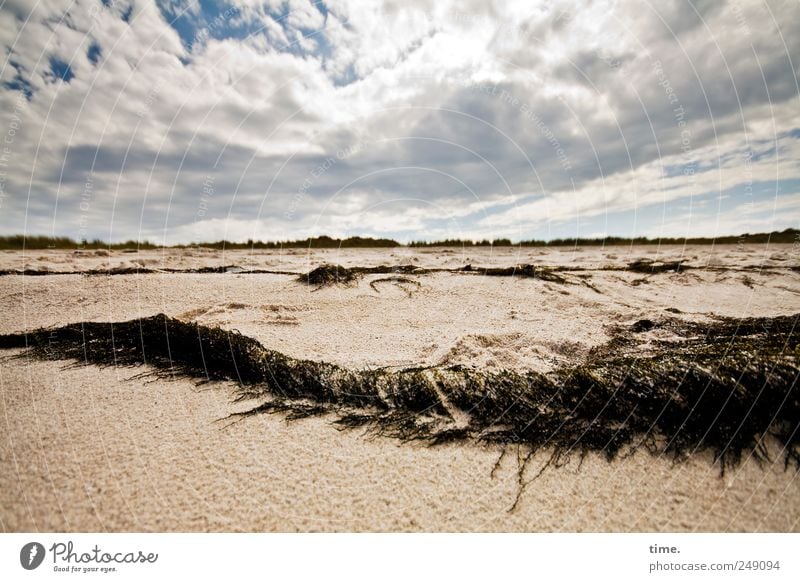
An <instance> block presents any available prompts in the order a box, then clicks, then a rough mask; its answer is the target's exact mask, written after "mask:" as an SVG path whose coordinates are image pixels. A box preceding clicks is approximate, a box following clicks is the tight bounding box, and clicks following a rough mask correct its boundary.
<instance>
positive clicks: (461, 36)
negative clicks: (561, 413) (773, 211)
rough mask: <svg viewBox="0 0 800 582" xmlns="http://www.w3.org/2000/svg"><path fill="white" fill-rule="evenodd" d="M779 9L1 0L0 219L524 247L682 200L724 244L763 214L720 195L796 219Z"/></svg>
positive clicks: (662, 215)
mask: <svg viewBox="0 0 800 582" xmlns="http://www.w3.org/2000/svg"><path fill="white" fill-rule="evenodd" d="M799 19H800V8H798V6H797V5H796V4H794V3H781V2H756V1H752V2H744V1H737V2H728V3H720V2H699V1H694V2H687V1H685V0H672V1H668V2H662V3H642V2H640V1H636V2H634V1H633V0H630V1H629V0H619V1H616V0H595V1H593V2H583V1H577V0H576V1H570V2H566V1H565V2H557V3H554V4H552V5H548V6H539V7H531V6H530V5H529V4H528V3H524V2H507V1H503V2H501V1H497V2H490V3H486V2H482V1H477V0H475V1H472V2H467V3H464V2H458V3H457V2H433V1H424V0H418V1H415V2H402V3H400V2H395V1H388V0H387V1H385V2H382V3H369V4H366V5H365V4H364V3H362V2H354V1H351V0H327V1H309V0H292V1H291V2H282V1H277V0H275V1H261V0H230V1H228V2H209V3H206V2H197V1H195V0H187V1H185V2H179V3H174V2H173V3H165V2H161V1H160V0H158V1H154V0H135V1H133V2H127V1H123V0H119V1H111V2H108V1H105V2H103V1H101V0H75V1H74V2H72V1H63V2H62V1H55V0H52V1H49V2H40V3H37V4H35V5H34V6H33V7H31V6H29V5H28V3H19V2H6V4H4V7H3V10H2V11H0V31H2V32H0V43H2V45H3V47H4V54H5V60H4V64H3V67H2V70H0V109H1V110H2V113H0V133H2V137H0V139H6V138H8V139H9V140H10V141H8V142H6V143H4V144H3V146H4V147H5V148H6V149H5V150H4V153H3V155H2V157H0V165H2V167H0V172H2V174H1V175H0V177H1V178H2V181H0V186H1V187H2V191H0V230H2V231H3V232H5V233H12V232H18V231H19V230H20V229H21V228H24V229H27V230H28V231H30V232H36V233H40V232H45V233H48V232H53V233H55V234H64V235H69V236H84V235H85V236H88V237H90V238H92V237H101V238H106V239H118V238H130V237H139V236H141V237H143V238H162V239H164V237H166V238H165V240H168V241H169V242H185V241H187V240H197V239H198V238H206V237H207V238H216V237H218V236H219V237H221V236H227V237H228V238H237V239H238V238H296V237H303V236H307V235H309V234H343V233H348V234H374V235H379V236H395V237H397V238H399V239H402V240H408V239H421V238H433V237H437V236H453V235H455V236H463V237H467V238H486V237H488V238H494V237H500V236H510V237H512V238H530V237H539V236H545V237H546V236H569V235H570V232H571V233H572V234H575V233H576V232H577V231H578V230H581V229H585V228H592V229H595V230H596V231H598V232H600V231H603V232H606V231H607V232H608V234H627V233H629V232H630V231H631V229H632V228H635V229H636V230H637V233H638V234H648V233H649V232H651V231H652V232H662V231H664V230H665V229H666V230H669V231H671V232H675V231H680V230H681V229H682V228H684V226H685V225H686V224H687V212H691V213H695V215H696V216H702V220H699V221H695V222H693V223H692V226H691V227H690V230H691V231H692V233H693V234H697V233H698V232H699V231H702V230H703V228H706V229H707V234H715V233H718V234H727V232H726V231H728V230H730V229H745V230H750V231H754V230H757V229H756V228H755V226H756V225H761V226H764V225H767V224H772V223H771V222H770V220H771V219H770V218H769V217H768V216H767V215H766V214H764V213H763V212H752V211H750V212H748V213H745V212H743V210H742V209H743V208H750V209H751V210H752V209H753V208H756V209H758V208H767V206H768V205H769V204H771V203H773V206H774V207H775V208H780V209H781V211H780V212H779V213H778V214H777V215H776V216H775V217H774V218H775V221H774V223H775V224H778V223H781V224H786V223H788V224H790V225H791V224H796V223H797V222H798V218H800V213H799V212H798V207H797V205H796V204H795V203H793V202H791V201H793V200H795V198H794V197H796V195H797V194H798V192H800V163H799V162H798V160H799V159H800V156H799V154H800V146H799V145H798V144H800V127H799V126H798V123H797V119H798V118H800V115H798V114H800V100H799V98H800V89H799V87H800V85H798V81H797V72H798V71H797V68H796V67H797V66H798V63H800V37H798V36H797V35H796V34H793V30H792V29H791V26H790V23H792V22H796V21H798V20H799ZM209 183H211V184H212V186H211V187H209V186H208V184H209ZM764 184H770V187H769V188H768V190H769V192H768V194H766V195H765V194H763V193H760V194H756V193H755V192H754V190H755V187H754V186H755V185H761V187H762V188H763V185H764ZM209 191H211V192H212V194H211V195H210V194H209ZM723 196H727V197H729V198H730V200H732V201H735V202H736V203H735V204H733V203H730V204H728V203H726V204H717V205H716V206H715V205H714V204H711V203H706V205H705V206H703V205H699V204H694V202H697V201H698V200H706V201H709V200H715V199H723V198H721V197H723ZM748 196H749V197H750V198H748ZM759 196H760V197H761V198H759ZM765 196H766V197H765ZM756 198H758V199H757V200H756ZM724 199H726V200H727V199H728V198H724ZM687 209H689V210H687ZM710 212H716V213H717V214H716V215H711V214H709V213H710ZM750 219H752V221H753V227H747V228H745V227H746V221H747V220H750ZM632 225H635V226H632ZM609 229H611V230H609ZM698 229H699V230H698ZM700 234H703V233H702V232H700Z"/></svg>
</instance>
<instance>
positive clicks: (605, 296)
mask: <svg viewBox="0 0 800 582" xmlns="http://www.w3.org/2000/svg"><path fill="white" fill-rule="evenodd" d="M799 255H800V253H799V252H798V249H797V248H794V247H791V246H781V245H771V246H770V247H764V246H747V247H734V246H731V247H717V248H715V249H712V248H710V247H695V248H687V249H684V248H676V247H673V248H664V249H656V248H650V247H639V248H629V247H625V248H619V247H615V248H607V249H596V248H587V249H583V250H574V249H525V250H524V251H523V253H522V254H520V253H518V252H515V251H514V252H512V251H510V250H508V249H506V250H503V251H494V252H491V251H490V250H489V249H469V250H468V251H467V252H464V253H462V252H461V251H457V252H445V251H442V250H441V249H424V250H422V251H411V250H408V249H399V250H379V251H375V250H344V251H315V252H313V253H308V252H305V251H299V252H293V253H286V252H284V253H278V252H269V253H258V254H252V253H250V252H249V251H237V252H233V253H230V252H228V253H220V252H211V251H208V252H205V251H197V250H187V251H181V252H178V251H171V252H170V253H169V254H167V255H164V254H163V253H162V252H161V251H156V252H150V253H142V254H131V253H118V252H115V253H111V254H110V255H109V256H97V255H95V254H94V253H90V254H87V255H80V256H79V255H76V254H73V253H70V252H64V251H47V252H39V251H35V252H28V253H25V256H24V257H23V256H22V254H21V253H0V269H16V268H22V267H23V266H27V267H28V268H30V266H31V265H32V264H38V265H39V266H40V267H42V268H44V269H49V270H51V271H70V270H82V269H88V268H97V267H99V266H104V265H105V266H107V265H109V264H110V265H112V266H114V265H118V264H122V263H123V262H132V261H157V262H156V263H150V264H146V265H145V266H149V267H151V268H160V267H165V266H166V267H172V268H189V267H196V266H207V265H221V264H226V265H227V264H236V265H240V266H243V267H246V268H267V269H276V270H289V271H296V272H302V271H307V270H309V269H310V268H313V267H315V266H317V265H319V264H320V263H322V262H335V263H339V264H342V265H345V266H354V265H376V264H409V263H411V264H415V265H419V266H424V267H433V266H446V267H460V266H463V265H464V264H467V263H471V264H473V265H475V266H488V265H496V266H510V265H513V264H516V263H536V264H541V265H580V266H584V267H591V268H595V269H596V268H600V267H602V266H605V265H622V264H625V263H627V262H630V261H632V260H635V259H638V258H651V259H659V260H667V259H673V258H684V259H687V260H688V262H689V263H690V264H693V265H696V266H712V267H714V268H715V270H692V271H688V272H686V273H681V274H664V275H658V276H651V277H644V276H643V275H638V274H635V273H629V272H619V271H591V272H590V273H589V274H590V275H591V279H589V281H590V282H591V284H592V285H593V286H594V287H595V288H596V289H597V290H598V291H599V293H598V292H596V291H595V290H593V289H591V288H589V287H587V286H584V285H581V284H575V285H559V284H555V283H547V282H543V281H538V280H530V279H508V278H491V277H482V276H470V275H456V274H448V273H439V274H432V275H425V276H420V277H415V278H416V279H417V280H418V281H419V282H420V283H421V285H422V288H421V289H420V290H419V291H415V292H414V293H413V294H412V296H411V297H408V296H407V295H406V293H405V292H404V291H403V290H402V289H400V288H398V287H397V286H395V285H393V284H391V283H384V284H380V285H379V286H378V289H379V290H380V292H379V293H378V292H376V291H374V290H373V289H371V288H370V286H369V282H370V281H371V280H374V279H377V278H380V276H369V277H365V278H364V279H363V280H362V281H360V282H359V284H358V285H357V286H351V287H334V288H326V289H321V290H319V291H313V290H312V288H309V287H307V286H304V285H301V284H298V283H296V282H294V281H293V280H292V278H291V277H288V276H282V275H237V274H223V275H192V274H148V275H129V276H114V277H87V276H81V275H59V276H44V277H38V276H37V277H30V276H24V277H23V276H5V277H0V332H2V333H8V332H12V331H23V330H26V329H31V328H35V327H40V326H52V325H61V324H65V323H69V322H75V321H84V320H93V321H120V320H124V319H129V318H133V317H141V316H147V315H152V314H154V313H158V312H164V313H167V314H168V315H172V316H179V317H181V318H183V319H185V320H196V321H200V322H202V323H205V324H210V325H221V326H223V327H226V328H229V329H238V330H240V331H241V332H242V333H244V334H246V335H250V336H253V337H255V338H257V339H258V340H259V341H261V342H262V343H264V344H265V345H266V346H267V347H270V348H274V349H277V350H280V351H282V352H285V353H287V354H289V355H292V356H295V357H302V358H310V359H324V360H326V361H332V362H336V363H340V364H343V365H347V366H351V367H366V366H409V365H420V364H448V363H462V364H469V365H477V366H499V367H512V368H516V369H528V368H534V369H540V370H547V369H551V368H552V367H554V366H555V365H557V364H559V363H562V362H565V361H568V360H570V359H575V358H577V357H580V355H581V354H582V353H584V352H585V350H587V349H589V348H590V347H591V346H594V345H597V344H600V343H602V342H604V341H606V340H607V339H608V336H607V327H608V326H609V325H612V324H618V323H623V324H624V323H631V322H634V321H636V320H638V319H641V318H645V317H646V318H650V319H657V318H659V317H664V316H670V317H681V318H690V319H700V318H706V317H709V316H711V315H713V314H718V315H726V316H734V317H746V316H772V315H778V314H790V313H797V312H800V273H798V272H797V271H792V270H790V269H788V268H787V267H789V266H797V265H800V256H799ZM142 264H145V263H142ZM725 265H727V266H729V267H736V268H739V267H743V266H757V265H762V266H765V267H769V268H771V269H773V271H772V272H769V273H763V274H759V273H756V272H751V271H749V272H745V271H735V270H717V269H719V267H720V266H725ZM159 266H160V267H159ZM571 277H573V278H574V279H575V282H576V283H580V280H579V279H577V276H576V275H575V276H571ZM637 279H639V280H641V279H645V280H646V281H644V282H641V283H640V284H637V285H633V284H632V283H633V282H634V281H635V280H637ZM667 308H678V309H680V310H681V312H682V313H680V314H674V313H670V312H665V309H667ZM652 333H654V334H657V333H659V332H657V331H655V332H652ZM1 355H7V354H1ZM67 366H68V363H66V362H29V361H26V360H13V359H12V360H9V359H7V358H6V359H3V360H2V361H0V396H1V397H2V398H0V408H2V418H3V419H4V422H5V427H4V430H3V431H2V434H1V435H0V503H1V505H0V508H2V509H0V525H2V527H3V529H4V530H6V531H25V530H35V529H41V530H51V529H55V530H69V531H73V530H76V531H85V530H97V529H107V530H111V531H119V530H123V531H129V530H133V531H138V530H146V531H173V530H176V531H184V530H201V531H205V530H214V531H218V530H225V531H228V530H231V531H238V530H247V531H251V530H256V531H261V530H267V531H273V530H281V531H285V530H289V531H294V530H303V531H307V530H314V531H316V530H348V531H349V530H392V531H395V530H414V531H417V530H425V531H430V530H433V531H451V530H459V531H461V530H467V531H483V530H492V531H497V530H500V531H553V530H567V531H576V530H577V531H584V530H591V531H607V530H611V531H631V530H634V531H653V530H657V531H673V530H679V531H685V530H701V531H762V530H769V531H800V477H798V474H797V473H796V472H795V471H793V470H791V471H788V472H784V471H783V462H782V459H780V457H779V456H777V455H776V460H778V461H779V462H778V464H777V465H776V466H774V467H766V468H762V467H759V466H758V465H757V464H755V463H753V462H751V461H747V462H745V463H744V464H743V465H742V466H740V467H739V468H738V469H736V470H734V471H732V472H730V473H729V474H726V476H725V478H722V479H721V478H720V477H719V471H718V469H717V468H716V467H712V466H711V464H710V463H711V461H710V458H709V457H708V456H705V455H697V456H695V457H692V458H691V459H689V460H688V461H687V462H686V463H683V464H678V465H673V463H672V462H671V460H668V459H657V458H653V457H651V456H649V455H647V454H646V453H640V454H636V455H633V456H632V457H629V458H625V459H618V460H616V461H614V462H612V463H608V462H606V461H605V459H604V458H601V457H599V456H594V455H590V456H589V457H588V458H587V459H586V461H585V462H584V463H583V465H582V467H581V468H580V470H579V471H578V470H577V459H576V460H575V461H574V462H573V463H572V464H571V465H570V466H567V467H565V468H561V469H556V470H548V471H546V472H545V473H544V474H543V475H542V476H541V477H540V478H539V479H538V480H536V481H534V482H533V483H532V484H531V485H529V486H528V488H527V490H526V492H525V493H524V496H523V499H522V502H521V503H520V505H519V506H518V508H517V509H516V510H515V511H514V512H513V513H509V512H508V511H507V510H508V508H509V507H510V506H511V504H512V503H513V501H514V497H515V493H516V488H517V475H516V467H517V464H516V459H515V458H513V455H508V456H506V458H505V459H504V461H503V464H502V466H501V469H500V470H499V471H498V472H497V474H496V475H495V478H491V476H490V474H491V470H492V466H493V465H494V462H495V461H496V459H497V457H498V454H499V450H498V449H495V448H490V447H481V446H477V445H464V444H457V445H447V446H442V447H438V448H427V447H424V446H414V445H400V444H398V443H397V442H396V441H393V440H388V439H369V438H364V437H363V436H362V435H361V433H360V432H358V431H355V432H339V431H337V430H336V429H335V428H333V427H332V426H330V424H329V419H327V418H325V417H321V418H316V419H308V420H304V421H297V422H293V423H286V422H284V420H283V419H281V417H280V416H269V415H261V416H256V417H251V418H247V419H246V420H243V421H242V422H239V423H237V424H235V425H233V426H231V427H229V428H225V429H223V428H222V425H221V424H220V423H218V422H215V421H216V420H217V419H220V418H223V417H224V416H226V415H227V414H229V413H230V412H231V411H233V410H241V409H243V408H246V406H247V405H246V404H236V405H233V404H231V402H230V397H231V393H232V386H230V385H225V384H215V385H213V386H204V387H201V388H197V387H195V386H194V384H193V383H192V382H190V381H171V382H164V381H158V382H152V381H148V380H146V379H141V378H131V377H132V376H133V375H134V374H136V373H138V372H140V371H141V370H130V369H114V368H105V369H101V368H98V367H95V366H89V367H79V368H75V367H72V368H67ZM544 459H545V455H544V454H542V457H541V459H540V462H543V461H544ZM537 470H538V466H537V465H536V464H534V465H532V466H531V467H530V468H529V471H528V476H529V477H530V476H532V475H534V474H535V473H536V471H537Z"/></svg>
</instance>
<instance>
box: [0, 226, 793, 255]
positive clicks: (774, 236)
mask: <svg viewBox="0 0 800 582" xmlns="http://www.w3.org/2000/svg"><path fill="white" fill-rule="evenodd" d="M766 242H770V243H773V244H779V243H794V242H800V230H798V229H795V228H787V229H786V230H783V231H781V232H777V231H775V232H763V233H757V234H750V233H745V234H741V235H736V236H720V237H716V238H706V237H700V238H647V237H636V238H624V237H619V236H608V237H604V238H558V239H553V240H549V241H544V240H525V241H520V242H517V243H514V242H511V240H509V239H507V238H500V239H494V240H492V241H490V240H480V241H471V240H459V239H447V240H439V241H413V242H410V243H408V245H406V246H409V247H413V248H418V247H512V246H520V247H561V246H567V247H575V246H613V245H658V244H660V245H683V244H689V245H707V244H759V243H766ZM400 246H404V245H402V244H401V243H399V242H397V241H396V240H392V239H388V238H369V237H366V238H365V237H360V236H352V237H348V238H344V239H340V238H332V237H329V236H317V237H312V238H306V239H302V240H292V241H260V240H248V241H246V242H230V241H225V240H220V241H215V242H203V243H192V244H187V245H171V246H169V247H168V248H191V247H204V248H212V249H281V248H306V249H308V248H312V249H335V248H392V247H400ZM23 248H25V249H72V250H80V249H137V248H138V249H156V248H164V247H163V246H162V245H157V244H154V243H151V242H148V241H142V242H139V241H135V240H129V241H125V242H116V243H107V242H104V241H102V240H99V239H94V240H91V241H76V240H74V239H71V238H68V237H65V236H59V237H49V236H24V235H13V236H0V250H21V249H23Z"/></svg>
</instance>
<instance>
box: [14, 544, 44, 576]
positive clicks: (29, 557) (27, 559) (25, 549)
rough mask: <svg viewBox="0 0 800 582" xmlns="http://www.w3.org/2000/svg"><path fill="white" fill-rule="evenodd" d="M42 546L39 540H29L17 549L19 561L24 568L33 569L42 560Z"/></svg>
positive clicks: (39, 564)
mask: <svg viewBox="0 0 800 582" xmlns="http://www.w3.org/2000/svg"><path fill="white" fill-rule="evenodd" d="M44 554H45V551H44V546H43V545H42V544H40V543H39V542H29V543H27V544H25V545H24V546H22V549H21V550H20V551H19V563H20V564H22V567H23V568H25V569H26V570H35V569H36V568H38V567H39V566H41V564H42V562H43V561H44Z"/></svg>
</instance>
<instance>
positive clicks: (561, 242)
mask: <svg viewBox="0 0 800 582" xmlns="http://www.w3.org/2000/svg"><path fill="white" fill-rule="evenodd" d="M766 242H770V243H773V244H778V243H793V242H800V230H797V229H794V228H787V229H786V230H784V231H781V232H778V231H774V232H762V233H757V234H750V233H745V234H740V235H732V236H718V237H715V238H709V237H696V238H669V237H665V238H647V237H644V236H639V237H635V238H625V237H621V236H607V237H602V238H556V239H552V240H547V241H545V240H523V241H520V242H518V243H512V242H511V241H510V240H508V239H507V238H499V239H495V240H493V241H489V240H481V241H469V240H458V239H447V240H439V241H430V242H428V241H413V242H410V243H409V244H408V246H410V247H487V246H495V247H511V246H515V247H575V246H581V247H583V246H613V245H683V244H688V245H710V244H723V245H724V244H757V243H766Z"/></svg>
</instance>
